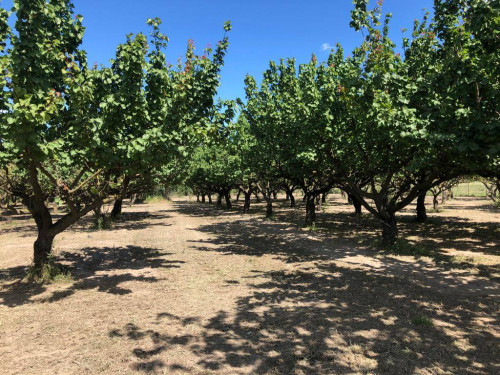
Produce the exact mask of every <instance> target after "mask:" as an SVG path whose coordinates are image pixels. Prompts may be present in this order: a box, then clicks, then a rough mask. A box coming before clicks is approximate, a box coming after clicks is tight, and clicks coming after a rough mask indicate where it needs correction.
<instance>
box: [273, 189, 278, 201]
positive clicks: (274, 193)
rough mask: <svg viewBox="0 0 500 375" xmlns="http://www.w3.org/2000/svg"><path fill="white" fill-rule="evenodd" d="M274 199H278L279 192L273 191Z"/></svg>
mask: <svg viewBox="0 0 500 375" xmlns="http://www.w3.org/2000/svg"><path fill="white" fill-rule="evenodd" d="M273 198H274V199H275V200H276V199H278V192H277V191H276V190H273Z"/></svg>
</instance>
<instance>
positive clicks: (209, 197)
mask: <svg viewBox="0 0 500 375" xmlns="http://www.w3.org/2000/svg"><path fill="white" fill-rule="evenodd" d="M208 203H212V194H208Z"/></svg>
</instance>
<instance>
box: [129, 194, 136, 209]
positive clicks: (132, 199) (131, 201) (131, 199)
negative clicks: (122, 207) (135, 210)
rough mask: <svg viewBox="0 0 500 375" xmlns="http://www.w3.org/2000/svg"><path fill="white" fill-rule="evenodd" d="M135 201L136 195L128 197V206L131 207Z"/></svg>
mask: <svg viewBox="0 0 500 375" xmlns="http://www.w3.org/2000/svg"><path fill="white" fill-rule="evenodd" d="M136 200H137V194H132V197H130V204H129V206H130V207H131V206H132V205H133V204H134V203H135V201H136Z"/></svg>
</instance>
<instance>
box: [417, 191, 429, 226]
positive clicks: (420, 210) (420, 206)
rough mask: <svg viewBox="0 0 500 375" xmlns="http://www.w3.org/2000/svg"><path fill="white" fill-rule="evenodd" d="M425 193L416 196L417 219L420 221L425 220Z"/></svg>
mask: <svg viewBox="0 0 500 375" xmlns="http://www.w3.org/2000/svg"><path fill="white" fill-rule="evenodd" d="M426 193H427V192H425V193H422V194H420V195H419V196H418V198H417V221H419V222H421V223H423V222H425V221H427V209H426V208H425V196H426Z"/></svg>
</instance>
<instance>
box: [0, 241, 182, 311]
mask: <svg viewBox="0 0 500 375" xmlns="http://www.w3.org/2000/svg"><path fill="white" fill-rule="evenodd" d="M170 255H172V253H167V252H164V251H161V250H158V249H154V248H149V247H142V246H131V245H129V246H124V247H103V248H97V247H88V248H84V249H81V250H79V251H77V252H71V253H70V252H63V253H61V254H60V255H58V256H57V257H56V258H55V259H54V260H55V261H56V262H59V263H61V264H63V265H64V266H67V267H68V269H69V270H70V272H71V276H72V278H73V281H71V282H68V284H69V286H68V287H67V288H65V289H63V290H58V291H54V292H52V294H51V295H48V296H40V295H41V294H43V293H44V292H46V291H47V290H48V285H47V284H41V283H33V282H28V281H26V280H23V279H20V278H22V277H23V275H24V272H25V269H24V270H23V269H21V268H20V267H15V269H7V270H4V271H2V273H0V282H2V284H3V286H2V290H1V291H0V304H3V305H6V306H9V307H14V306H19V305H23V304H26V303H34V302H56V301H59V300H61V299H64V298H67V297H69V296H71V295H73V294H75V293H76V292H77V291H79V290H88V289H96V288H97V290H98V291H100V292H105V293H112V294H117V295H124V294H129V293H131V292H132V291H131V290H130V289H128V288H126V287H124V286H122V285H121V284H123V283H127V282H146V283H152V282H157V281H159V279H158V278H156V277H153V276H148V275H147V270H148V269H152V268H179V267H180V265H181V264H182V263H185V262H183V261H178V260H169V259H166V257H168V256H170ZM113 272H117V273H116V274H114V273H113ZM140 273H142V274H140ZM12 278H14V279H13V280H12Z"/></svg>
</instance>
